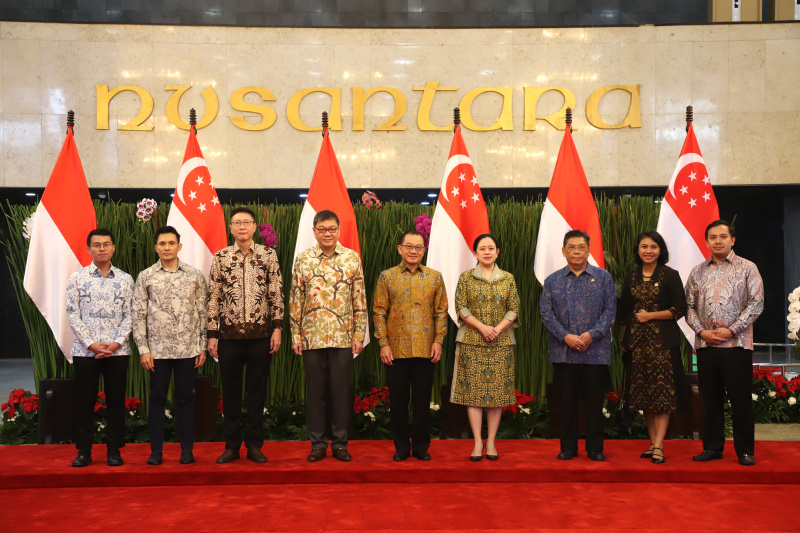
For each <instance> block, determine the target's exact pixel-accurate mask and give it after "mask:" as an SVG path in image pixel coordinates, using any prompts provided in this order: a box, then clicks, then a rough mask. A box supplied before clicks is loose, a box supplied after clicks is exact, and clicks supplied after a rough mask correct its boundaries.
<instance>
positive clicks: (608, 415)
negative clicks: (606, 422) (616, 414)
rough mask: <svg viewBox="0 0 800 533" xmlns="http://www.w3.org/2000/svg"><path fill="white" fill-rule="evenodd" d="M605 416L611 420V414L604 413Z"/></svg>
mask: <svg viewBox="0 0 800 533" xmlns="http://www.w3.org/2000/svg"><path fill="white" fill-rule="evenodd" d="M603 416H605V417H606V418H611V413H609V412H605V413H603Z"/></svg>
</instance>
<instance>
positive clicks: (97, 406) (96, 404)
mask: <svg viewBox="0 0 800 533" xmlns="http://www.w3.org/2000/svg"><path fill="white" fill-rule="evenodd" d="M103 407H105V405H103V404H102V403H100V402H97V403H95V404H94V412H95V413H96V412H97V411H99V410H100V409H102V408H103Z"/></svg>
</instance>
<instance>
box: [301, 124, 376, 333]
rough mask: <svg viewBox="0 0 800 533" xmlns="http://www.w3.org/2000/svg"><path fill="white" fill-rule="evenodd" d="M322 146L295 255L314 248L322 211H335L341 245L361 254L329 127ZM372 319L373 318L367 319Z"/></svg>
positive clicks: (304, 208) (350, 205)
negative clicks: (318, 220) (316, 225)
mask: <svg viewBox="0 0 800 533" xmlns="http://www.w3.org/2000/svg"><path fill="white" fill-rule="evenodd" d="M322 137H323V139H322V147H321V148H320V151H319V158H317V166H316V167H315V168H314V177H312V178H311V186H310V187H309V188H308V196H307V197H306V202H305V204H303V211H302V212H301V213H300V223H299V224H298V227H297V241H296V242H295V245H294V257H293V259H292V264H294V261H295V260H296V259H297V256H298V255H300V254H301V253H303V252H304V251H306V250H308V249H309V248H312V247H314V246H315V245H316V244H317V239H315V238H314V229H313V228H314V216H315V215H316V214H317V213H319V212H320V211H325V210H329V211H333V212H334V213H336V216H337V217H339V244H341V245H342V246H344V247H345V248H349V249H351V250H353V251H355V252H356V253H357V254H358V255H359V257H360V256H361V246H360V245H359V243H358V227H357V226H356V214H355V212H354V211H353V204H352V202H350V196H349V195H348V194H347V185H345V184H344V176H342V170H341V169H340V168H339V162H338V161H337V160H336V154H335V153H334V152H333V145H332V144H331V139H330V137H329V135H328V128H322ZM367 322H369V321H367ZM367 344H369V323H368V324H367V330H366V334H365V336H364V346H366V345H367Z"/></svg>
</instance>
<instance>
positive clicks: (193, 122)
mask: <svg viewBox="0 0 800 533" xmlns="http://www.w3.org/2000/svg"><path fill="white" fill-rule="evenodd" d="M189 127H190V128H191V129H192V130H194V134H195V135H197V111H195V110H194V108H191V109H190V110H189Z"/></svg>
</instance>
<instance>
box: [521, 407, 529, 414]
mask: <svg viewBox="0 0 800 533" xmlns="http://www.w3.org/2000/svg"><path fill="white" fill-rule="evenodd" d="M519 410H520V411H522V412H523V413H525V414H526V415H529V414H531V410H530V409H528V408H527V407H520V408H519Z"/></svg>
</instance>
